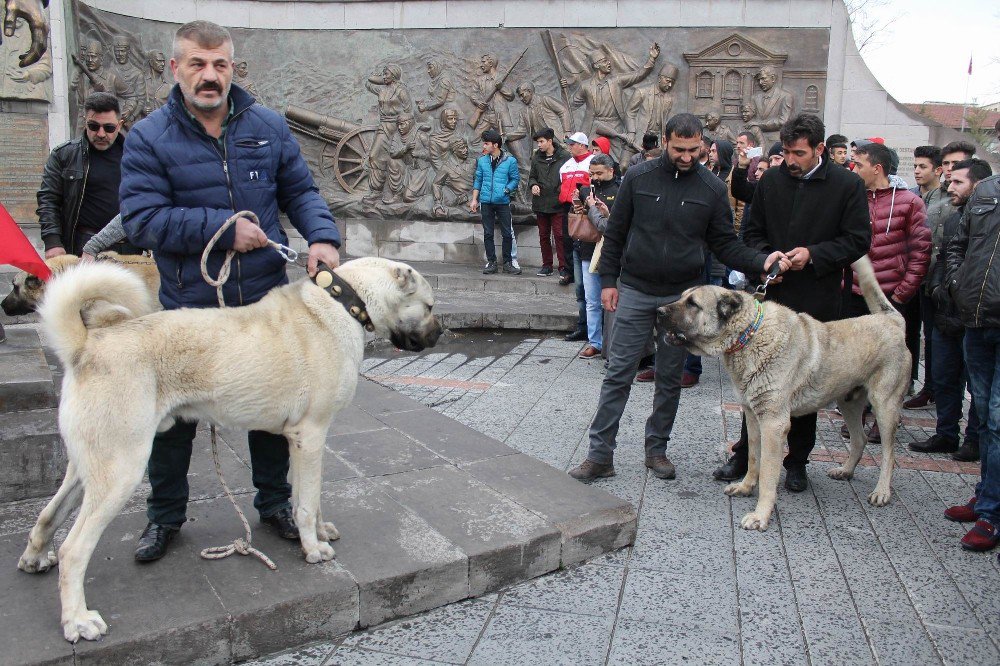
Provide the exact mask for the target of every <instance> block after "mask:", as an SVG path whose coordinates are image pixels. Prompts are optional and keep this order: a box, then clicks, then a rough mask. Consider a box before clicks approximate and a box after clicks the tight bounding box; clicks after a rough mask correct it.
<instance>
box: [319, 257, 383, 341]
mask: <svg viewBox="0 0 1000 666" xmlns="http://www.w3.org/2000/svg"><path fill="white" fill-rule="evenodd" d="M310 279H311V280H312V281H313V283H314V284H315V285H316V286H317V287H321V288H322V289H323V291H325V292H326V293H328V294H330V297H331V298H332V299H333V300H335V301H337V302H338V303H340V304H341V305H343V306H344V309H345V310H347V314H349V315H351V316H352V317H354V318H355V319H357V320H358V323H359V324H361V325H362V326H364V327H365V330H366V331H368V332H369V333H371V332H372V331H374V330H375V325H374V324H373V323H372V321H371V317H369V316H368V309H367V307H366V306H365V302H364V301H363V300H361V297H360V296H358V292H356V291H354V287H352V286H351V285H349V284H347V282H345V281H344V279H343V278H341V277H340V276H339V275H337V274H336V273H334V272H333V269H331V268H330V267H329V266H327V265H326V264H320V265H319V268H318V269H317V271H316V276H315V277H313V278H310Z"/></svg>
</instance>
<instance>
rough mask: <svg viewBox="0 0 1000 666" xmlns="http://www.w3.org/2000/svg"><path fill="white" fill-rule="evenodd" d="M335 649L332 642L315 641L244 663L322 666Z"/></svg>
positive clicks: (280, 665)
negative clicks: (296, 648)
mask: <svg viewBox="0 0 1000 666" xmlns="http://www.w3.org/2000/svg"><path fill="white" fill-rule="evenodd" d="M335 649H336V645H335V644H334V643H316V644H313V645H309V646H307V647H304V648H300V649H298V650H290V651H288V652H282V653H280V654H275V655H271V656H270V657H265V658H263V659H255V660H253V661H248V662H244V663H245V666H322V664H323V663H324V662H325V661H326V658H327V657H329V656H330V654H331V653H332V652H333V651H334V650H335Z"/></svg>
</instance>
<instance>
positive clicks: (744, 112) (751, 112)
mask: <svg viewBox="0 0 1000 666" xmlns="http://www.w3.org/2000/svg"><path fill="white" fill-rule="evenodd" d="M740 113H741V116H740V117H741V118H743V129H744V130H745V131H747V132H750V133H751V134H752V135H753V138H754V139H755V140H756V141H757V145H758V146H762V147H763V148H764V150H767V149H768V148H770V144H771V143H774V142H773V141H771V142H767V139H766V138H765V137H764V133H763V132H762V131H761V130H760V125H758V124H757V123H756V122H751V121H753V119H754V117H755V116H756V114H757V112H756V110H755V109H754V106H753V104H744V105H743V106H742V108H741V109H740Z"/></svg>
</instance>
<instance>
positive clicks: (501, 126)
mask: <svg viewBox="0 0 1000 666" xmlns="http://www.w3.org/2000/svg"><path fill="white" fill-rule="evenodd" d="M499 62H500V61H499V59H498V58H497V55H496V54H495V53H486V54H484V55H483V57H482V58H480V60H479V70H480V71H481V72H482V74H481V75H480V76H477V77H476V83H475V89H474V90H473V92H472V95H471V96H470V97H471V99H472V103H473V104H475V105H476V107H477V108H479V109H482V111H483V115H482V116H480V118H479V124H477V125H476V127H475V133H476V135H477V136H478V135H481V134H482V133H483V132H485V131H486V130H488V129H494V130H496V131H498V132H500V134H501V135H502V134H504V133H506V132H507V131H509V130H510V129H511V120H510V110H509V109H508V108H507V102H511V101H513V100H514V93H512V92H511V91H510V90H508V89H505V88H503V87H499V86H500V78H501V77H500V75H499V74H498V73H497V65H498V64H499ZM494 90H496V91H497V92H496V94H495V95H493V99H491V100H490V101H489V103H487V101H486V100H487V99H489V96H490V95H491V94H493V91H494Z"/></svg>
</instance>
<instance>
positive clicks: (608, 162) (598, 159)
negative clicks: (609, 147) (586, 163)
mask: <svg viewBox="0 0 1000 666" xmlns="http://www.w3.org/2000/svg"><path fill="white" fill-rule="evenodd" d="M590 164H591V165H594V164H596V165H598V166H602V167H607V168H609V169H611V170H612V171H614V170H615V161H614V160H613V159H611V156H610V155H605V154H604V153H601V154H600V155H594V157H593V158H592V159H591V160H590Z"/></svg>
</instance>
